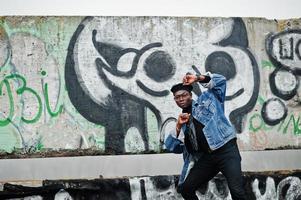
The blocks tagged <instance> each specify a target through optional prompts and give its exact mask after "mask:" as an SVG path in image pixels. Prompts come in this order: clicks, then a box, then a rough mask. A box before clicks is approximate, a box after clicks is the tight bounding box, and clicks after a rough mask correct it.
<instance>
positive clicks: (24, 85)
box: [0, 72, 63, 126]
mask: <svg viewBox="0 0 301 200" xmlns="http://www.w3.org/2000/svg"><path fill="white" fill-rule="evenodd" d="M45 74H46V72H45ZM11 79H13V80H15V79H17V80H19V81H20V85H21V86H19V87H18V88H17V89H16V93H17V94H18V95H23V94H24V93H25V92H27V93H30V94H32V95H33V96H34V97H35V98H36V100H37V102H38V111H37V113H36V115H35V116H34V117H33V118H32V119H26V118H25V117H23V116H21V120H22V121H23V122H25V123H28V124H30V123H35V122H37V121H38V120H39V119H40V118H41V115H42V108H43V105H42V99H41V97H40V96H39V94H38V93H37V92H36V91H35V90H34V89H32V88H30V87H27V83H26V80H25V78H24V77H23V76H21V75H19V74H10V75H8V76H6V77H5V78H4V79H3V80H2V81H1V82H0V95H2V88H3V85H5V86H6V90H7V93H8V98H9V104H10V108H9V115H8V117H7V118H6V119H4V120H0V126H6V125H7V124H9V123H10V122H11V120H12V117H13V115H14V100H13V95H12V90H11V86H10V83H9V80H11ZM43 89H44V90H43V95H44V98H45V103H46V109H47V111H48V113H49V115H50V116H52V117H56V116H58V115H59V114H60V113H61V112H62V110H63V106H62V105H61V106H60V107H59V109H58V111H56V112H54V111H52V110H51V108H50V103H49V96H48V84H47V83H45V84H44V88H43Z"/></svg>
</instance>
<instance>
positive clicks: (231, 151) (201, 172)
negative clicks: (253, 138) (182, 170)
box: [178, 139, 246, 200]
mask: <svg viewBox="0 0 301 200" xmlns="http://www.w3.org/2000/svg"><path fill="white" fill-rule="evenodd" d="M240 162H241V157H240V153H239V150H238V147H237V144H236V139H233V140H231V141H229V142H228V143H227V144H225V145H224V146H223V147H221V148H220V149H217V150H216V151H213V152H212V153H206V154H204V155H203V157H202V158H200V160H198V161H197V162H196V163H195V165H194V166H193V168H192V169H191V170H190V172H189V174H188V176H187V177H186V179H185V181H184V183H182V184H181V185H180V186H179V187H178V192H180V193H181V195H182V196H183V198H184V199H185V200H198V197H197V196H196V193H195V192H196V190H197V189H198V188H199V187H200V186H201V185H202V184H205V183H207V182H208V181H210V180H211V179H212V178H213V177H214V176H215V175H217V174H218V173H219V172H222V174H223V175H224V176H225V178H226V180H227V183H228V187H229V190H230V193H231V196H232V199H233V200H243V199H246V197H245V191H244V187H243V179H242V172H241V164H240Z"/></svg>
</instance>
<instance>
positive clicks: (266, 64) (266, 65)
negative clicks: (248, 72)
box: [261, 60, 275, 69]
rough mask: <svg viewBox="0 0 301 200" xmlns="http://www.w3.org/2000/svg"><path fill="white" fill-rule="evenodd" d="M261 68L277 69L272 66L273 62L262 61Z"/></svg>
mask: <svg viewBox="0 0 301 200" xmlns="http://www.w3.org/2000/svg"><path fill="white" fill-rule="evenodd" d="M261 66H262V68H268V69H273V68H275V66H274V65H273V64H272V62H271V61H269V60H262V61H261Z"/></svg>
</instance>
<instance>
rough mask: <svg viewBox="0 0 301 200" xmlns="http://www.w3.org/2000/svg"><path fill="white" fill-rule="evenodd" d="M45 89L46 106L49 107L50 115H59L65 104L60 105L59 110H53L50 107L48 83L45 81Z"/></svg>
mask: <svg viewBox="0 0 301 200" xmlns="http://www.w3.org/2000/svg"><path fill="white" fill-rule="evenodd" d="M43 91H44V97H45V103H46V108H47V111H48V113H49V115H50V116H52V117H56V116H58V115H59V114H60V113H61V112H62V110H63V105H60V107H59V110H58V111H57V112H52V110H51V108H50V104H49V97H48V84H47V83H45V85H44V90H43Z"/></svg>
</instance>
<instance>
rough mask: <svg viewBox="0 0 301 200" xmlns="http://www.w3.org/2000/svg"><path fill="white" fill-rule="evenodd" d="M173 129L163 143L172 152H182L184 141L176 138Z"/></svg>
mask: <svg viewBox="0 0 301 200" xmlns="http://www.w3.org/2000/svg"><path fill="white" fill-rule="evenodd" d="M182 132H183V131H182V129H181V133H180V134H179V135H182V134H183V133H182ZM174 133H175V130H174V131H172V132H171V133H170V134H169V135H168V136H167V138H166V139H165V141H164V145H165V147H166V149H167V150H168V151H170V152H172V153H177V154H180V153H183V151H184V143H183V141H181V140H180V139H179V138H176V136H175V134H174Z"/></svg>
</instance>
